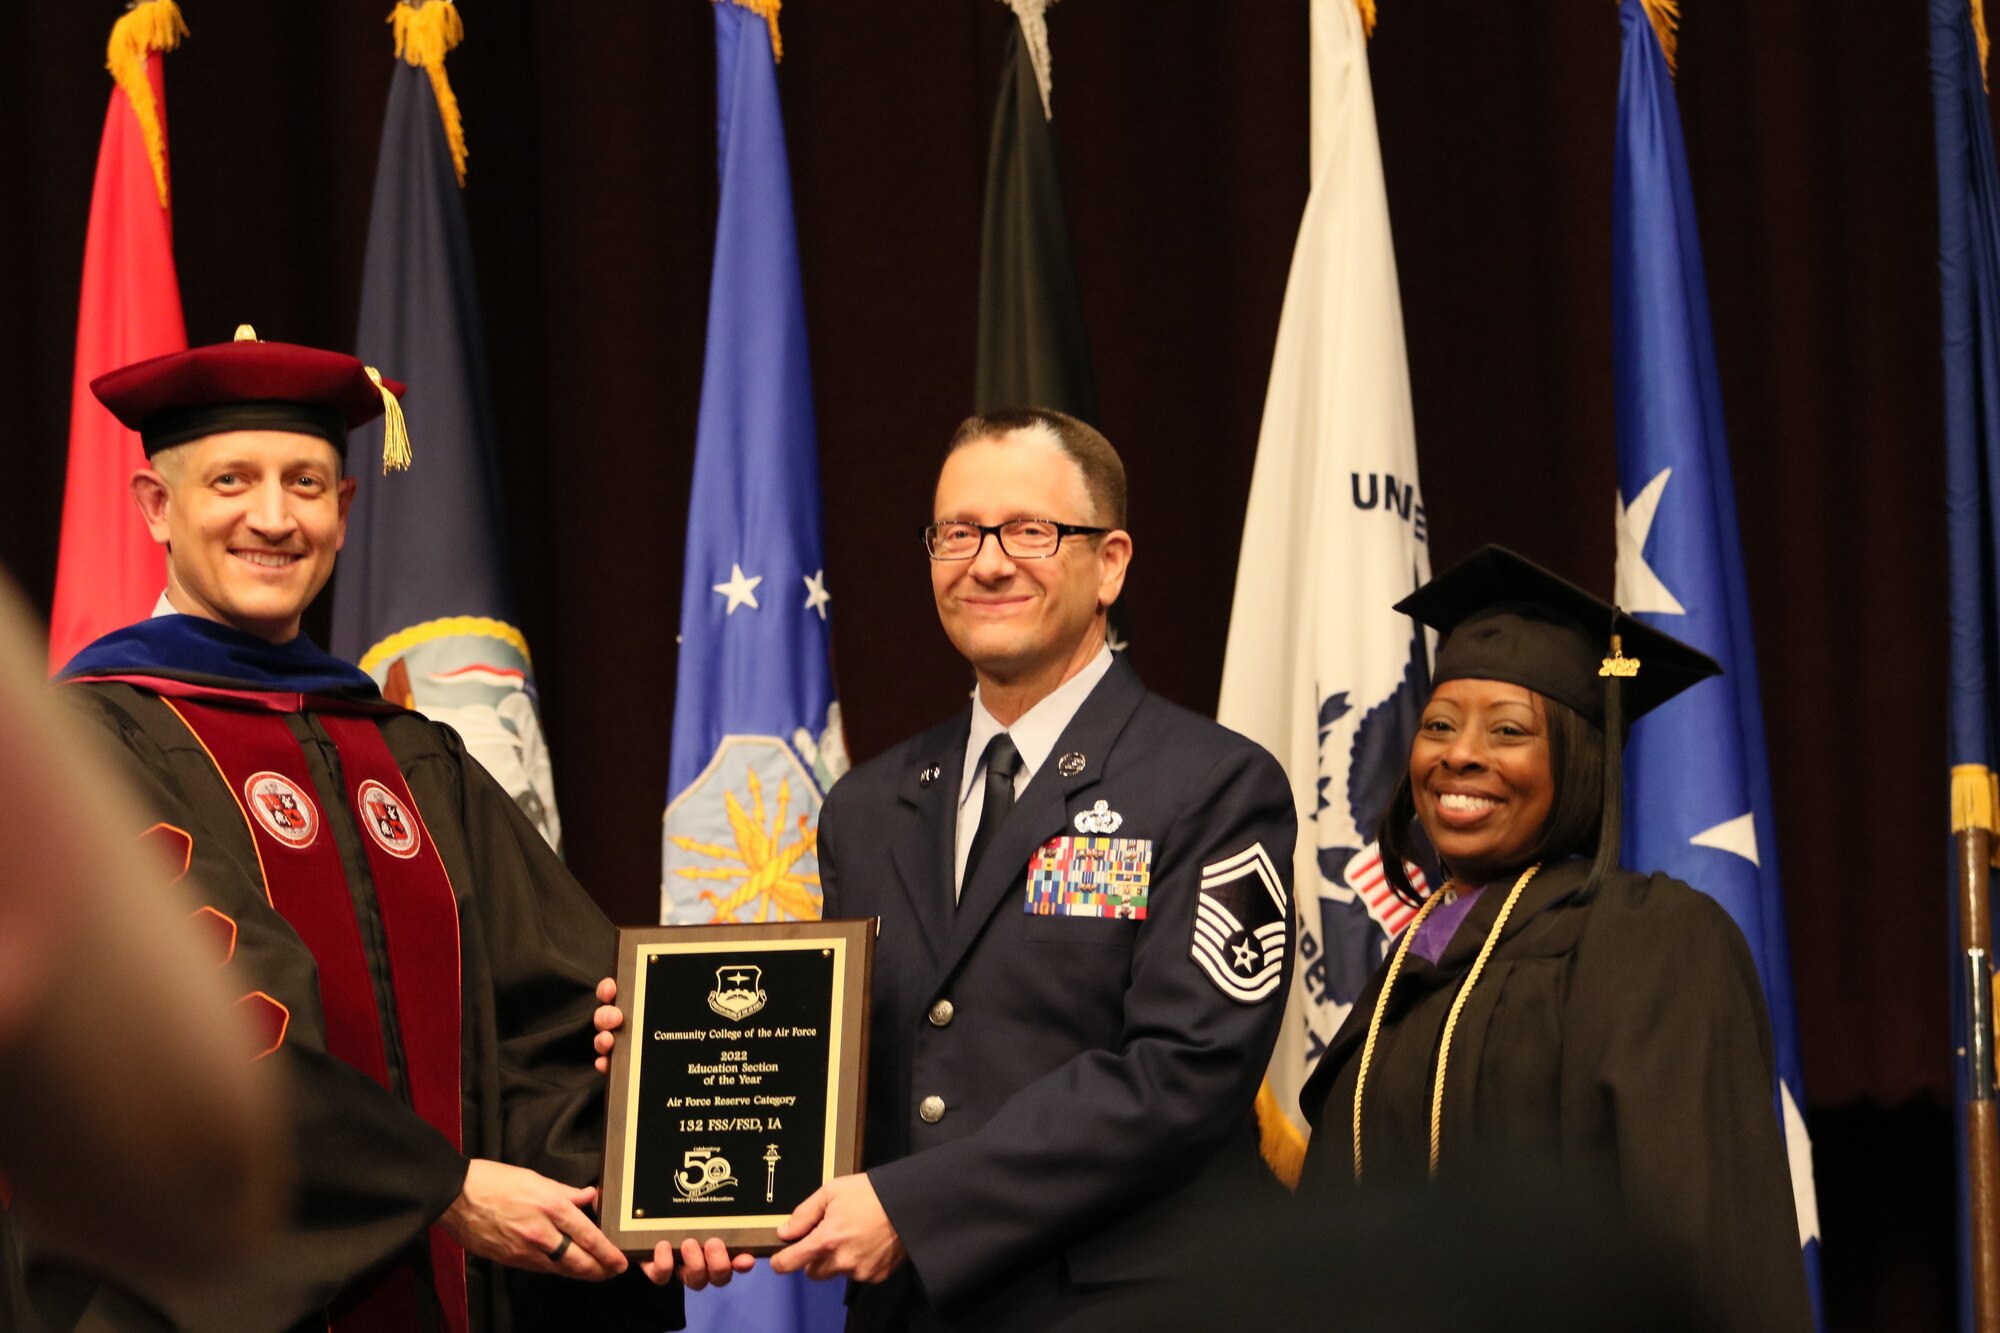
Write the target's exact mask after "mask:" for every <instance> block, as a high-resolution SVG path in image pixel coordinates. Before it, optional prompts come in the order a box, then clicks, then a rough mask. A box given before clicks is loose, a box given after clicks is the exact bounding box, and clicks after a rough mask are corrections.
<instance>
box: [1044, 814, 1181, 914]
mask: <svg viewBox="0 0 2000 1333" xmlns="http://www.w3.org/2000/svg"><path fill="white" fill-rule="evenodd" d="M1098 804H1099V805H1100V806H1101V805H1102V804H1103V802H1101V801H1100V802H1099V803H1098ZM1085 813H1086V814H1088V812H1085ZM1083 818H1084V816H1083V815H1079V816H1077V820H1078V823H1079V824H1081V822H1082V820H1083ZM1113 818H1116V816H1113ZM1152 876H1153V840H1152V839H1151V838H1071V837H1057V838H1050V839H1049V840H1048V841H1047V842H1045V843H1043V844H1042V845H1041V846H1040V847H1039V848H1037V849H1036V851H1035V855H1034V859H1032V860H1030V861H1029V862H1028V902H1027V910H1028V913H1029V915H1031V916H1095V917H1112V918H1116V919H1120V920H1126V921H1144V920H1145V919H1146V897H1147V893H1148V891H1149V886H1150V884H1151V882H1152Z"/></svg>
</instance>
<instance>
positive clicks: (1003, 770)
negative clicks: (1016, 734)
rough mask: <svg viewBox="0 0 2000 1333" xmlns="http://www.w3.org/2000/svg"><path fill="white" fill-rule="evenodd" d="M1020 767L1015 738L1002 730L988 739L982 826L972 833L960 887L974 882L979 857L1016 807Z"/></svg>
mask: <svg viewBox="0 0 2000 1333" xmlns="http://www.w3.org/2000/svg"><path fill="white" fill-rule="evenodd" d="M1020 771H1021V752H1020V751H1019V750H1017V749H1015V748H1014V741H1013V738H1012V737H1010V736H1009V735H1008V734H1007V733H1006V732H1004V731H1003V732H1001V733H1000V734H999V735H998V736H995V737H994V738H993V739H992V740H990V741H988V742H986V801H985V804H984V805H983V806H982V807H981V808H980V811H979V829H978V831H977V832H975V833H974V834H973V835H972V850H971V851H969V852H967V853H966V854H965V878H963V879H961V880H960V881H959V890H960V892H961V893H963V891H964V889H965V886H967V885H969V884H971V883H972V877H973V876H974V875H975V874H977V873H978V872H979V858H980V857H982V856H984V855H985V854H986V847H987V844H989V843H991V842H992V841H993V837H994V835H995V834H997V833H998V832H999V831H1000V826H1001V825H1002V824H1004V823H1006V822H1007V813H1008V811H1010V810H1012V809H1013V808H1014V775H1015V774H1016V773H1019V772H1020Z"/></svg>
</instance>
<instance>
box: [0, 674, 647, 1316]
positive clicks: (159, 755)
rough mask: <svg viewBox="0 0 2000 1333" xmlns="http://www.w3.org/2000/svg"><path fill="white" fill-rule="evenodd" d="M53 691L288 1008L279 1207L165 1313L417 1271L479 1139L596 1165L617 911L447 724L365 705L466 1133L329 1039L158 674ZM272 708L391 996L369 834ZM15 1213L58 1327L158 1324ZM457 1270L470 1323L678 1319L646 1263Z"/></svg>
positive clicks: (303, 739) (241, 835)
mask: <svg viewBox="0 0 2000 1333" xmlns="http://www.w3.org/2000/svg"><path fill="white" fill-rule="evenodd" d="M154 674H161V675H164V674H168V673H165V672H155V673H154ZM203 679H206V678H203ZM208 683H220V682H213V681H210V682H208ZM240 687H241V688H250V689H259V688H268V687H267V686H263V685H260V684H256V683H249V684H244V685H241V686H240ZM61 693H62V694H63V695H64V696H66V697H67V699H68V700H69V701H70V702H72V703H74V704H75V705H76V706H78V707H79V709H80V710H81V711H82V712H83V713H84V714H85V715H87V716H88V717H89V718H91V719H92V720H93V721H94V722H96V723H97V724H98V725H99V726H101V727H102V728H103V729H104V730H105V731H106V732H107V733H108V734H109V735H110V736H111V737H112V738H113V739H114V741H115V742H116V750H117V757H118V758H119V759H122V760H123V764H122V767H123V768H124V770H125V771H126V772H127V773H128V774H129V775H130V776H131V778H132V779H133V781H134V783H135V784H136V786H137V788H138V790H139V792H140V795H141V796H142V798H143V799H144V800H145V802H146V803H147V805H148V806H149V807H150V808H151V810H152V811H153V812H154V813H155V814H156V815H157V817H158V818H160V819H161V820H164V821H166V822H168V823H171V824H172V825H174V826H175V827H177V828H180V829H183V830H185V831H186V832H187V834H188V835H189V837H190V838H191V839H192V844H193V846H192V855H191V864H190V867H189V875H188V880H189V882H190V883H192V884H194V885H196V886H198V890H199V898H200V901H201V902H202V903H204V904H206V905H209V906H212V907H214V908H215V909H217V910H218V911H220V912H222V913H223V914H225V915H226V916H227V917H228V918H230V919H231V920H232V921H234V922H235V923H236V927H237V933H236V942H235V950H234V954H233V956H232V958H231V960H230V962H229V963H228V967H229V969H230V973H231V975H232V981H233V984H236V985H239V986H240V988H241V989H242V991H243V992H244V993H246V994H248V993H249V992H251V991H254V990H261V991H264V992H267V993H268V994H270V995H272V996H274V997H276V998H277V999H278V1000H279V1001H280V1002H282V1003H283V1004H284V1006H285V1007H286V1008H287V1009H289V1010H290V1022H289V1026H288V1027H287V1029H286V1030H285V1033H284V1039H283V1043H282V1045H281V1046H280V1048H279V1049H278V1051H277V1052H276V1053H275V1054H274V1055H273V1056H272V1057H271V1058H273V1059H276V1060H279V1061H281V1062H282V1064H283V1067H284V1070H285V1072H286V1074H287V1076H288V1078H289V1080H290V1083H291V1092H292V1096H291V1108H292V1112H293V1115H294V1118H295V1122H296V1143H297V1147H296V1150H295V1153H294V1163H295V1167H296V1171H297V1176H298V1179H297V1191H296V1202H295V1207H294V1210H293V1215H292V1218H291V1221H290V1225H289V1226H287V1227H286V1228H284V1229H283V1230H282V1232H281V1234H279V1235H278V1236H276V1237H275V1238H274V1240H273V1242H272V1243H271V1244H270V1245H269V1246H268V1247H266V1249H265V1251H264V1252H263V1253H262V1255H261V1258H260V1259H259V1260H258V1261H256V1262H253V1263H250V1264H247V1265H243V1266H240V1267H239V1268H237V1269H236V1270H234V1271H231V1272H229V1273H227V1274H225V1275H223V1276H222V1277H220V1278H218V1279H216V1280H215V1281H213V1282H212V1283H210V1284H208V1285H206V1286H204V1287H202V1288H201V1289H199V1290H196V1291H192V1292H187V1293H181V1294H179V1295H176V1296H173V1297H170V1298H162V1297H155V1299H156V1300H158V1301H159V1303H160V1304H161V1305H163V1306H165V1307H167V1309H166V1312H167V1313H168V1314H169V1315H170V1318H171V1325H178V1326H180V1327H184V1328H189V1329H201V1330H218V1331H226V1330H235V1329H244V1330H251V1329H256V1330H275V1329H284V1328H288V1327H302V1328H316V1329H324V1328H325V1327H326V1320H325V1317H324V1314H323V1313H322V1312H323V1311H324V1310H325V1309H326V1308H327V1307H328V1306H329V1305H332V1304H334V1303H336V1301H337V1300H338V1298H339V1296H340V1293H341V1292H342V1291H343V1289H344V1288H347V1287H348V1286H349V1284H350V1283H352V1282H354V1281H355V1279H357V1278H359V1277H362V1276H364V1275H366V1274H368V1273H370V1272H371V1271H372V1270H375V1269H377V1268H378V1267H379V1266H381V1265H384V1264H388V1263H407V1264H409V1265H410V1266H411V1268H412V1269H413V1271H415V1272H417V1273H418V1274H419V1275H420V1277H419V1280H420V1281H421V1282H422V1283H424V1284H426V1285H427V1284H428V1283H429V1281H430V1279H429V1276H428V1265H427V1263H426V1260H425V1256H424V1253H423V1249H424V1244H425V1236H426V1233H427V1230H428V1228H429V1226H430V1224H431V1223H432V1222H434V1221H435V1220H436V1219H437V1218H438V1217H439V1215H440V1214H442V1213H443V1211H444V1210H445V1208H446V1207H447V1206H448V1205H449V1204H450V1203H451V1201H452V1200H453V1199H454V1198H455V1197H456V1196H457V1194H458V1191H459V1188H460V1186H461V1184H462V1183H463V1181H464V1178H465V1171H466V1165H467V1159H468V1158H470V1157H484V1158H491V1159H495V1160H498V1161H503V1162H507V1163H511V1164H513V1165H517V1166H523V1167H528V1168H531V1169H533V1170H536V1171H539V1172H541V1173H543V1174H544V1175H547V1176H550V1177H552V1178H554V1179H556V1180H560V1181H563V1182H565V1183H568V1184H574V1185H582V1184H588V1183H591V1182H593V1181H595V1180H596V1179H597V1177H598V1174H599V1171H600V1169H601V1154H602V1151H603V1123H604V1120H603V1115H604V1104H603V1098H604V1094H603V1087H602V1083H603V1080H602V1078H601V1077H600V1076H599V1075H598V1074H597V1073H596V1072H595V1071H594V1070H593V1069H592V1068H591V1064H590V1060H589V1055H588V1047H589V1041H590V1036H591V1013H592V1010H593V1008H594V1007H595V1004H596V1000H595V998H594V996H593V989H594V987H595V985H596V983H597V981H598V979H599V978H600V977H603V976H606V975H608V974H609V973H610V971H611V967H612V961H613V957H614V951H615V936H614V931H613V928H612V927H611V925H610V923H609V922H607V921H606V920H605V918H604V916H603V914H602V913H601V912H600V911H599V910H598V908H597V906H596V904H595V903H594V902H592V901H591V899H590V898H589V896H588V895H587V894H586V893H585V892H584V890H583V888H582V887H581V886H580V885H578V883H577V882H576V880H575V879H574V878H573V877H572V876H571V875H570V874H569V872H568V871H567V870H566V869H565V868H564V867H563V864H562V862H561V860H560V859H559V858H558V857H557V856H556V855H555V854H554V853H553V852H552V851H551V850H550V849H549V847H548V845H547V844H546V843H545V842H544V841H543V840H542V838H541V836H540V834H538V833H537V832H536V830H535V828H534V826H533V825H532V824H530V823H529V822H528V820H527V819H526V818H525V817H524V816H523V815H522V814H521V812H520V810H519V809H518V808H517V807H516V806H515V804H514V802H513V800H512V799H511V798H510V797H509V796H508V795H507V793H506V792H505V791H503V790H502V789H501V788H500V786H499V785H498V784H497V783H495V782H494V781H493V779H492V778H491V777H490V776H489V775H488V774H487V773H486V771H485V769H484V768H482V767H481V766H480V765H479V763H478V762H477V761H476V760H474V759H472V758H471V757H469V756H468V755H467V754H466V752H465V750H464V747H463V745H462V744H461V742H460V741H459V739H458V737H457V735H456V734H455V733H454V732H452V731H451V730H450V729H449V728H447V727H444V726H440V725H438V724H436V723H433V722H430V721H428V720H426V719H425V718H423V717H421V716H419V715H417V714H415V713H408V712H394V713H387V714H384V715H382V716H381V717H379V719H378V720H377V725H378V727H379V729H380V732H381V735H382V737H383V739H384V741H385V742H386V743H387V746H388V749H389V751H390V753H391V754H392V755H393V756H394V758H395V760H396V763H397V766H398V767H399V768H400V769H401V771H402V773H403V775H404V778H405V780H406V781H407V782H408V784H409V788H410V792H411V795H412V796H413V797H414V798H415V800H416V803H417V807H418V809H419V810H420V811H421V813H422V815H423V818H424V822H425V828H426V830H427V831H428V832H429V834H430V835H431V837H432V839H433V841H434V842H435V844H436V846H437V850H438V853H439V855H440V857H441V858H442V860H443V862H444V865H445V868H446V870H447V872H448V873H449V875H450V879H451V883H452V886H453V889H454V892H455V895H456V898H457V903H458V913H459V922H460V954H461V967H462V991H463V1012H462V1018H461V1028H460V1031H461V1056H460V1075H461V1087H462V1103H463V1108H464V1115H463V1152H462V1153H461V1152H459V1151H455V1150H454V1149H453V1148H452V1146H451V1144H450V1142H449V1141H448V1140H447V1139H446V1138H445V1137H444V1136H443V1135H442V1134H440V1133H438V1132H437V1131H436V1130H434V1129H432V1128H431V1126H430V1125H428V1124H426V1123H425V1122H424V1121H423V1120H422V1119H420V1118H419V1117H418V1115H417V1114H416V1113H415V1112H414V1111H413V1110H412V1109H411V1108H410V1106H409V1104H408V1101H407V1096H406V1094H405V1095H398V1092H391V1091H387V1090H385V1089H383V1088H382V1087H381V1086H379V1085H378V1084H376V1083H375V1082H374V1081H373V1080H372V1079H370V1078H369V1077H367V1076H366V1075H364V1074H362V1073H360V1072H359V1071H357V1070H355V1069H353V1068H351V1067H349V1066H348V1065H346V1064H344V1063H342V1062H341V1061H340V1060H338V1059H335V1058H334V1057H332V1056H331V1055H329V1054H328V1053H327V1051H326V1047H325V1030H324V1025H323V1022H322V1019H321V1015H320V1011H319V1002H318V992H317V989H316V986H317V982H316V970H315V964H314V960H313V956H312V954H311V953H310V952H309V951H308V950H307V949H306V947H305V945H304V944H303V943H302V942H301V940H300V938H299V937H298V935H297V934H296V933H294V931H293V930H292V928H291V926H290V925H289V924H287V922H286V921H285V919H284V918H283V917H282V916H280V915H279V914H278V913H277V912H276V911H275V910H274V909H273V908H272V907H271V905H270V903H269V902H268V901H267V899H266V897H265V894H264V889H263V881H262V878H261V875H260V872H259V869H258V862H257V856H256V851H255V848H254V847H253V846H252V843H251V836H250V833H249V831H248V829H247V828H246V826H245V823H244V817H243V815H242V813H241V811H240V809H239V807H238V806H237V804H236V802H235V799H234V798H233V797H232V796H231V794H230V793H229V791H228V789H227V788H226V787H224V785H223V783H222V780H221V778H220V777H219V776H218V774H217V772H216V770H215V766H214V764H213V763H212V762H211V761H210V759H209V757H208V756H207V754H206V753H205V752H204V751H203V749H202V748H201V746H200V744H199V743H198V742H197V740H196V739H195V737H194V735H193V734H192V733H191V732H190V731H189V730H188V728H187V727H186V726H185V725H183V724H182V723H181V721H180V720H179V719H178V718H177V717H175V716H174V714H173V713H172V711H171V710H170V709H169V708H168V707H167V706H166V705H165V704H164V703H162V702H161V700H160V699H159V698H158V697H157V696H155V695H153V694H152V693H150V692H148V691H146V690H143V689H140V688H135V687H134V686H132V685H127V684H121V683H109V682H90V681H88V680H84V681H81V682H75V683H71V684H69V685H66V686H63V687H62V689H61ZM284 716H285V720H286V724H287V726H288V727H289V728H290V730H291V732H292V734H293V735H294V737H296V738H297V739H298V740H299V742H300V744H301V747H302V750H303V752H304V755H305V761H306V767H307V769H308V771H309V772H310V774H311V776H312V780H313V785H314V787H315V788H316V791H315V793H314V795H315V798H316V799H317V801H318V803H319V807H320V810H321V811H322V812H323V815H324V818H325V820H326V828H327V830H328V832H330V833H331V834H332V836H333V837H334V838H335V839H336V845H337V847H338V850H339V852H340V859H341V862H342V864H343V867H344V869H345V870H346V873H347V877H348V880H349V887H350V891H351V893H352V897H353V904H354V909H355V912H356V914H357V918H358V919H359V922H360V925H361V935H362V938H363V941H364V947H365V952H366V954H367V957H368V965H369V971H370V973H371V974H372V976H373V977H374V981H375V989H376V993H377V995H378V996H382V995H384V994H386V993H388V990H389V985H390V983H389V979H388V969H387V960H386V957H385V956H384V953H383V949H382V947H381V943H380V941H381V929H380V922H379V917H377V916H376V915H375V908H374V899H373V893H372V889H371V887H370V879H369V871H368V862H367V858H366V856H365V854H364V851H363V848H362V845H361V841H360V839H361V837H362V834H361V832H360V831H359V830H358V829H357V828H356V827H355V824H354V821H353V819H352V818H351V817H350V816H349V815H348V813H347V807H346V805H345V803H344V802H343V800H342V799H341V798H340V796H339V792H340V786H339V783H338V780H337V778H336V776H335V774H336V767H335V766H336V764H337V762H338V754H337V752H336V751H335V749H334V747H333V745H332V742H331V740H330V739H329V737H328V735H327V733H326V731H325V729H324V728H323V726H322V725H321V724H320V723H319V722H318V720H317V719H316V718H315V716H314V715H312V714H310V713H289V714H285V715H284ZM137 832H138V830H128V831H123V832H120V833H118V834H117V836H132V835H134V834H136V833H137ZM111 833H112V831H110V830H107V836H109V835H111ZM191 929H193V928H192V927H191ZM383 1039H384V1042H385V1045H386V1047H387V1050H388V1062H389V1070H390V1077H391V1080H392V1083H393V1084H394V1085H395V1086H396V1087H397V1089H398V1091H399V1092H400V1091H401V1090H402V1089H403V1088H405V1087H406V1079H405V1070H404V1065H405V1055H404V1053H403V1051H402V1050H401V1048H400V1043H399V1042H398V1040H397V1033H396V1030H395V1028H394V1026H393V1025H392V1024H390V1023H388V1022H386V1021H385V1022H384V1024H383ZM21 1202H22V1203H23V1204H24V1205H25V1204H26V1203H27V1202H28V1201H21ZM22 1211H23V1213H24V1214H26V1213H28V1212H29V1211H30V1210H29V1209H28V1208H26V1207H24V1208H23V1210H22ZM23 1230H24V1242H23V1243H24V1247H25V1248H28V1249H29V1251H30V1253H29V1254H28V1256H27V1263H28V1280H29V1287H30V1291H31V1294H32V1296H33V1299H34V1301H35V1303H36V1305H37V1307H38V1309H39V1311H40V1313H41V1316H42V1318H43V1319H44V1320H45V1321H47V1322H48V1323H49V1324H50V1325H51V1326H52V1327H55V1328H63V1329H67V1328H70V1327H73V1326H75V1325H76V1324H77V1323H78V1322H79V1321H84V1320H87V1319H89V1318H91V1317H95V1318H97V1319H100V1320H106V1321H108V1326H109V1327H113V1328H154V1327H158V1326H160V1325H159V1324H158V1323H157V1322H156V1316H157V1313H158V1312H157V1311H148V1310H146V1309H144V1308H142V1306H141V1305H140V1304H139V1303H137V1302H135V1301H134V1300H133V1299H132V1298H131V1296H130V1295H129V1294H127V1293H124V1292H120V1291H118V1290H116V1289H115V1288H113V1287H111V1286H110V1285H108V1284H100V1283H97V1282H95V1281H93V1280H91V1279H90V1278H89V1277H88V1275H84V1274H79V1273H76V1272H74V1271H70V1270H66V1269H64V1268H62V1267H61V1266H60V1265H58V1264H51V1263H38V1262H37V1257H36V1255H35V1254H34V1253H33V1252H32V1237H31V1236H27V1235H25V1231H26V1228H25V1226H24V1228H23ZM134 1242H135V1243H141V1244H142V1243H143V1238H140V1237H135V1238H134ZM466 1281H467V1289H468V1290H467V1296H468V1314H469V1318H470V1321H471V1327H472V1328H474V1329H478V1330H494V1331H496V1333H508V1331H510V1330H525V1329H530V1328H565V1329H568V1328H590V1329H597V1330H623V1329H632V1330H639V1329H645V1330H654V1329H662V1328H679V1327H681V1326H682V1311H681V1296H682V1291H681V1288H680V1286H679V1284H678V1283H675V1284H672V1285H670V1286H668V1287H665V1288H655V1287H653V1286H652V1285H651V1284H650V1283H648V1282H646V1280H645V1279H644V1277H643V1276H642V1275H640V1274H639V1273H638V1271H637V1265H636V1264H635V1265H634V1266H633V1270H632V1271H631V1272H630V1273H628V1274H626V1275H624V1276H622V1277H621V1278H618V1279H615V1280H613V1281H612V1282H610V1283H606V1284H601V1285H594V1284H588V1283H581V1282H574V1281H569V1280H565V1279H560V1278H554V1277H549V1276H544V1275H538V1274H529V1273H523V1272H520V1271H517V1270H510V1269H503V1268H501V1267H499V1266H498V1265H494V1264H492V1263H489V1262H487V1261H484V1260H480V1259H476V1258H472V1257H470V1256H468V1257H467V1262H466ZM91 1326H92V1327H97V1326H100V1325H96V1324H93V1325H91Z"/></svg>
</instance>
